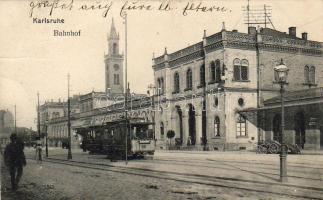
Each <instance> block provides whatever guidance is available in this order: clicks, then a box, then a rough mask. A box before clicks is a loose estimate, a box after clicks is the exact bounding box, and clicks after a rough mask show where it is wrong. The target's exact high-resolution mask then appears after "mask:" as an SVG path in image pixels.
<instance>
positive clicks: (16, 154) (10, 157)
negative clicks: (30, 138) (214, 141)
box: [4, 134, 26, 191]
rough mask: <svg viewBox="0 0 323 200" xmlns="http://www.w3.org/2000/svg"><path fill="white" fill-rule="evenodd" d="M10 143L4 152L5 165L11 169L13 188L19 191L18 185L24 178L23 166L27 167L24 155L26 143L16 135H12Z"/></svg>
mask: <svg viewBox="0 0 323 200" xmlns="http://www.w3.org/2000/svg"><path fill="white" fill-rule="evenodd" d="M10 141H11V142H10V143H9V144H8V145H7V146H6V148H5V151H4V159H5V165H6V166H7V167H8V168H9V172H10V177H11V188H12V190H14V191H15V190H17V188H18V183H19V181H20V178H21V176H22V172H23V166H26V157H25V154H24V143H23V142H22V141H21V140H20V139H19V138H18V137H17V135H16V134H11V136H10Z"/></svg>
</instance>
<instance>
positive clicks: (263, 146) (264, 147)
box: [258, 144, 267, 153]
mask: <svg viewBox="0 0 323 200" xmlns="http://www.w3.org/2000/svg"><path fill="white" fill-rule="evenodd" d="M258 151H259V153H267V147H266V146H265V145H263V144H261V145H259V146H258Z"/></svg>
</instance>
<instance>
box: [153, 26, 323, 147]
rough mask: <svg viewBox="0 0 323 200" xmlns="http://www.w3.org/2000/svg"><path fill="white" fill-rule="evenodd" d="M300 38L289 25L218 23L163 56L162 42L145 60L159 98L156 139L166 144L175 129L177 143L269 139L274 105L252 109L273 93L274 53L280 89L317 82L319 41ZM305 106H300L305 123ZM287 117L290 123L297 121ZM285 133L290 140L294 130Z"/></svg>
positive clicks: (322, 65)
mask: <svg viewBox="0 0 323 200" xmlns="http://www.w3.org/2000/svg"><path fill="white" fill-rule="evenodd" d="M307 37H308V35H307V33H302V37H297V35H296V28H295V27H290V28H289V32H288V33H285V32H280V31H277V30H273V29H269V28H260V29H259V30H256V28H254V27H249V29H248V33H241V32H238V31H237V30H232V31H228V30H225V28H224V27H223V28H222V30H221V31H220V32H218V33H215V34H212V35H210V36H207V35H206V32H204V36H203V39H202V41H200V42H198V43H196V44H193V45H191V46H189V47H186V48H184V49H181V50H178V51H176V52H173V53H170V54H168V52H167V50H166V48H165V52H164V55H161V56H159V57H156V58H153V65H152V68H153V70H154V79H155V84H156V85H157V87H158V91H159V92H158V95H159V98H160V99H161V101H160V103H159V104H158V112H156V113H157V114H156V120H155V123H156V125H155V127H156V129H155V134H156V138H157V139H158V141H159V142H158V143H157V144H159V146H160V148H164V147H165V146H166V145H167V143H168V140H167V138H166V137H165V134H166V133H167V131H169V130H174V131H175V139H174V140H175V144H176V146H177V147H178V148H180V149H205V148H207V149H209V150H241V149H251V148H253V147H254V144H255V142H257V141H259V140H263V139H273V131H272V129H273V126H272V121H273V120H274V119H273V116H275V114H276V115H277V114H279V110H277V109H271V108H269V107H268V108H269V109H267V113H264V112H260V109H261V108H265V106H266V105H268V103H269V102H270V101H269V100H270V99H275V98H277V96H278V95H279V85H277V84H275V73H274V67H275V66H276V65H278V64H279V63H280V62H281V59H283V62H284V63H285V65H286V66H288V68H289V76H288V85H287V86H286V88H285V89H286V91H289V92H292V91H306V90H308V89H309V88H311V89H312V88H320V87H323V82H322V80H323V79H322V78H323V71H322V69H323V59H322V43H321V42H316V41H310V40H308V38H307ZM318 90H319V89H318ZM295 102H296V105H297V102H298V100H297V98H296V100H295ZM305 110H306V109H305ZM310 110H311V109H309V110H308V111H306V113H305V111H304V117H305V118H306V120H305V123H307V122H308V121H309V119H310ZM248 111H250V112H248ZM269 113H271V114H269ZM273 113H274V114H273ZM321 113H322V111H320V112H319V114H321ZM307 115H308V116H307ZM321 115H322V114H321ZM260 117H262V118H260ZM286 119H288V118H286ZM276 120H277V119H276ZM267 123H269V124H271V125H270V127H271V128H269V129H268V128H266V127H268V126H269V125H268V124H267ZM289 123H293V124H294V125H293V126H294V127H295V126H297V125H295V123H297V121H293V122H289ZM319 123H321V126H322V122H319ZM318 126H319V125H318ZM306 127H307V125H306ZM306 127H305V128H306ZM274 129H275V128H274ZM290 132H292V133H291V134H290V135H289V137H290V138H296V136H295V130H294V129H293V130H291V131H290ZM287 135H288V134H287ZM291 135H293V136H291ZM296 135H297V134H296ZM316 137H317V135H316ZM295 141H296V140H295V139H291V140H290V142H294V143H295ZM305 146H306V145H305Z"/></svg>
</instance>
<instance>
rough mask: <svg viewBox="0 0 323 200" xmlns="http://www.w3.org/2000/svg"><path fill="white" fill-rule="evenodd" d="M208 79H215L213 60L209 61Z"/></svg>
mask: <svg viewBox="0 0 323 200" xmlns="http://www.w3.org/2000/svg"><path fill="white" fill-rule="evenodd" d="M210 81H211V82H212V81H215V63H214V61H212V62H211V66H210Z"/></svg>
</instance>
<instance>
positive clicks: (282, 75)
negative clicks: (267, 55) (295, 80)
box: [274, 59, 289, 83]
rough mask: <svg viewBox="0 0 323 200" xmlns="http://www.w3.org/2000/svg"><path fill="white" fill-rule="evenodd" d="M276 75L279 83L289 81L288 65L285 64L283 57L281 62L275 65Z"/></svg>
mask: <svg viewBox="0 0 323 200" xmlns="http://www.w3.org/2000/svg"><path fill="white" fill-rule="evenodd" d="M274 70H275V73H276V76H275V79H276V80H275V81H276V82H279V83H286V82H287V75H288V70H289V69H288V67H287V66H286V65H285V64H284V62H283V59H281V61H280V64H279V65H277V66H275V67H274Z"/></svg>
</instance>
